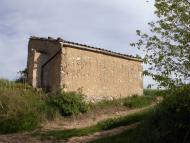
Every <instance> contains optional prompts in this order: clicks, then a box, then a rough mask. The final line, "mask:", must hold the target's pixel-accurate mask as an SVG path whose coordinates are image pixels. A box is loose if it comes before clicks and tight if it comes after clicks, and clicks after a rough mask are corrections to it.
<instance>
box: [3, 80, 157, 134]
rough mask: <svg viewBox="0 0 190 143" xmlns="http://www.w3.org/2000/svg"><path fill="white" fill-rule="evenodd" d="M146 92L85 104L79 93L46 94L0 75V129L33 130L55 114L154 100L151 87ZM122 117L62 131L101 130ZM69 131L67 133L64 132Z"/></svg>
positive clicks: (149, 102)
mask: <svg viewBox="0 0 190 143" xmlns="http://www.w3.org/2000/svg"><path fill="white" fill-rule="evenodd" d="M146 94H147V95H146V96H132V97H127V98H124V99H114V100H112V101H106V100H105V101H101V102H98V103H95V104H86V103H85V102H83V98H82V96H80V95H79V94H76V93H64V92H56V93H49V94H46V93H44V92H43V91H37V90H36V89H33V88H32V87H31V86H29V85H27V84H21V83H16V82H14V81H8V80H3V79H0V133H13V132H20V131H28V130H33V129H35V128H37V127H38V126H39V125H40V123H41V122H43V120H49V119H51V120H52V119H54V118H55V117H56V115H57V114H61V115H63V116H70V115H76V114H79V113H80V114H81V113H84V112H87V111H88V112H94V111H95V112H98V111H100V110H102V109H109V110H110V109H111V110H112V109H114V108H115V107H122V108H130V109H133V108H142V107H145V106H148V105H150V104H151V103H152V102H154V101H155V100H156V96H153V94H152V91H150V90H149V91H146ZM58 112H59V113H58ZM117 120H118V121H117ZM128 120H129V119H127V121H128ZM133 120H134V119H133ZM137 120H138V119H137ZM125 121H126V120H125V119H121V118H120V119H111V120H108V121H105V122H102V123H99V124H98V125H97V126H94V127H89V128H84V129H81V130H79V131H78V130H71V131H68V133H64V134H66V135H65V136H71V134H72V132H74V134H76V135H77V134H86V132H95V131H101V130H103V129H106V128H111V127H112V128H113V127H114V126H115V127H116V126H119V124H121V123H123V124H125V123H126V122H125ZM116 123H118V125H116ZM79 132H80V133H79ZM69 133H70V135H67V134H69ZM58 134H59V132H58Z"/></svg>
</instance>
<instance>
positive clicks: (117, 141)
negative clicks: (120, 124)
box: [91, 126, 147, 143]
mask: <svg viewBox="0 0 190 143" xmlns="http://www.w3.org/2000/svg"><path fill="white" fill-rule="evenodd" d="M143 138H144V137H143V136H142V128H141V127H140V126H138V127H136V128H133V129H129V130H127V131H124V132H122V133H121V134H118V135H114V136H111V137H106V138H102V139H98V140H95V141H92V142H91V143H147V142H144V140H143Z"/></svg>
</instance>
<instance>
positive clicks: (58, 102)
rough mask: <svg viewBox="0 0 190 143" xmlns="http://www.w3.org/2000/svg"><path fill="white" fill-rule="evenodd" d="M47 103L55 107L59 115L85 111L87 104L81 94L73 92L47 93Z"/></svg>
mask: <svg viewBox="0 0 190 143" xmlns="http://www.w3.org/2000/svg"><path fill="white" fill-rule="evenodd" d="M48 103H49V105H50V106H52V107H54V108H57V109H58V110H59V112H60V114H61V115H63V116H70V115H74V114H78V113H84V112H87V110H88V106H87V104H86V103H85V102H84V98H83V95H81V94H78V93H75V92H69V93H66V92H56V93H52V94H50V95H49V100H48Z"/></svg>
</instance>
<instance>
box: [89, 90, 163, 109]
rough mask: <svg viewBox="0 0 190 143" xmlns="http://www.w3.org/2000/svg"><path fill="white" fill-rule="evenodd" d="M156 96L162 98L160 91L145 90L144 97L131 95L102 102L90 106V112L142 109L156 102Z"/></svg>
mask: <svg viewBox="0 0 190 143" xmlns="http://www.w3.org/2000/svg"><path fill="white" fill-rule="evenodd" d="M158 96H162V91H159V90H156V89H145V90H144V96H137V95H133V96H130V97H126V98H120V99H113V100H103V101H100V102H97V103H95V104H90V105H89V106H90V110H97V109H106V108H112V107H127V108H129V109H134V108H142V107H146V106H148V105H150V104H152V103H153V102H154V101H156V98H157V97H158Z"/></svg>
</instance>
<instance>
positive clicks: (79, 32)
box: [0, 0, 155, 87]
mask: <svg viewBox="0 0 190 143" xmlns="http://www.w3.org/2000/svg"><path fill="white" fill-rule="evenodd" d="M154 10H155V8H154V0H149V1H148V2H147V0H1V1H0V78H6V79H10V80H14V79H16V77H17V72H18V71H19V70H23V69H24V68H25V67H26V63H27V46H28V40H29V37H30V36H40V37H48V36H50V37H54V38H57V37H62V38H63V39H65V40H69V41H73V42H78V43H82V44H87V45H91V46H95V47H99V48H104V49H108V50H112V51H116V52H120V53H124V54H129V55H134V56H135V55H136V54H142V53H141V52H139V51H138V50H137V49H135V48H132V47H130V43H132V42H136V41H137V40H138V37H137V36H136V30H137V29H140V30H142V31H145V32H148V31H149V26H148V25H147V23H148V22H150V21H153V20H154V19H155V15H154ZM151 82H152V80H151V79H150V78H145V79H144V86H145V87H146V86H147V85H148V84H149V83H151Z"/></svg>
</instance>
